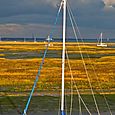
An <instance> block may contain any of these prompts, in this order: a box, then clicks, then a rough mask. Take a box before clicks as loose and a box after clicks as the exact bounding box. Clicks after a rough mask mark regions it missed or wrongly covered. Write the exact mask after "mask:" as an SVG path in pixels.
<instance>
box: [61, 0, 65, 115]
mask: <svg viewBox="0 0 115 115" xmlns="http://www.w3.org/2000/svg"><path fill="white" fill-rule="evenodd" d="M62 2H63V51H62V97H61V112H62V115H64V68H65V37H66V0H62Z"/></svg>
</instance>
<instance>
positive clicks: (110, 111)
mask: <svg viewBox="0 0 115 115" xmlns="http://www.w3.org/2000/svg"><path fill="white" fill-rule="evenodd" d="M69 9H70V12H71V16H72V18H73V21H74V23H75V26H76V28H77V30H78V33H79V36H80V38H81V40H82V43H83V44H84V45H85V43H84V41H83V38H82V36H81V33H80V31H79V28H78V25H77V23H76V21H75V18H74V16H73V13H72V11H71V8H70V7H69ZM99 38H100V36H99ZM98 42H99V40H98ZM85 51H87V50H85ZM87 56H88V59H89V61H90V62H91V59H90V57H89V55H88V53H87ZM90 65H91V67H92V69H93V71H94V74H95V76H96V79H97V82H98V84H99V87H100V89H101V92H102V95H103V97H104V100H105V103H106V106H107V108H108V110H109V112H110V115H112V111H111V109H110V106H109V104H108V101H107V99H106V97H105V94H104V92H103V90H102V87H101V85H100V82H99V79H98V77H97V74H96V71H95V68H94V65H93V64H92V62H91V63H90Z"/></svg>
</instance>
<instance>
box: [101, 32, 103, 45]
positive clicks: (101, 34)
mask: <svg viewBox="0 0 115 115" xmlns="http://www.w3.org/2000/svg"><path fill="white" fill-rule="evenodd" d="M102 36H103V33H102V32H101V44H102V39H103V38H102Z"/></svg>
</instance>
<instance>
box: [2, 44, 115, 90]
mask: <svg viewBox="0 0 115 115" xmlns="http://www.w3.org/2000/svg"><path fill="white" fill-rule="evenodd" d="M45 44H46V43H44V42H36V43H34V42H0V51H1V53H0V87H1V91H9V92H10V91H27V90H31V88H32V85H33V83H34V80H35V77H36V75H37V72H38V69H39V66H40V63H41V60H42V57H43V53H44V50H45V48H46V46H45ZM66 45H67V47H66V50H67V51H68V55H69V58H70V65H71V68H72V73H73V77H74V81H75V82H76V85H77V87H78V88H79V89H89V88H90V86H89V81H88V78H87V76H86V71H85V69H84V63H83V61H84V62H85V66H86V69H87V71H88V77H89V79H90V82H91V84H92V87H93V88H94V89H100V86H101V87H102V88H103V89H107V90H108V91H110V90H111V89H114V88H115V56H114V54H115V49H114V48H101V47H97V46H96V45H95V44H94V43H93V44H91V43H85V44H81V43H80V47H78V44H76V43H72V42H71V43H66ZM79 50H81V52H80V51H79ZM33 52H35V54H33ZM36 52H37V53H36ZM51 52H53V53H51ZM61 52H62V43H60V42H59V43H56V42H54V43H53V46H50V47H49V50H48V52H47V53H48V54H47V55H46V58H45V60H44V64H43V68H42V70H41V74H40V76H39V82H38V84H37V89H39V90H44V89H46V90H48V89H50V90H59V89H60V88H61ZM25 53H26V54H25ZM80 53H82V54H83V56H84V60H82V59H81V57H80ZM27 54H28V55H27ZM23 55H25V57H22V58H21V56H23ZM54 57H55V58H54ZM89 57H90V59H89ZM10 58H11V59H10ZM73 58H74V59H73ZM65 65H66V68H65V83H66V84H65V88H70V82H71V77H70V76H71V74H70V72H69V67H68V63H67V59H66V63H65ZM95 74H96V75H95ZM96 76H97V77H96ZM97 79H98V80H97ZM99 84H100V86H99ZM74 88H75V84H74Z"/></svg>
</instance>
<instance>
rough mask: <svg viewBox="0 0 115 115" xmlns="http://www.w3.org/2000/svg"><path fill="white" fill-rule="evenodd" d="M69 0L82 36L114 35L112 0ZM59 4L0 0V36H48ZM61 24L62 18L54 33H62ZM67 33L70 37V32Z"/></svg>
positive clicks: (43, 0)
mask: <svg viewBox="0 0 115 115" xmlns="http://www.w3.org/2000/svg"><path fill="white" fill-rule="evenodd" d="M68 2H69V4H70V7H71V9H72V11H73V14H74V16H75V20H76V22H77V24H78V27H79V29H80V32H81V34H82V36H83V38H96V37H97V36H99V34H100V32H103V33H104V37H109V38H115V0H68ZM59 4H60V0H0V36H1V37H31V36H32V34H34V35H35V36H36V37H47V36H48V35H49V33H50V32H51V30H52V28H54V21H55V17H56V13H57V10H58V7H59ZM60 25H61V18H59V22H58V25H57V28H56V29H55V31H56V32H57V33H55V35H54V36H55V37H56V36H60V35H61V29H60ZM70 28H71V27H70V25H68V30H69V29H70ZM69 32H70V31H69ZM58 33H60V34H58ZM69 37H73V36H72V33H71V32H70V33H69Z"/></svg>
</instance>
